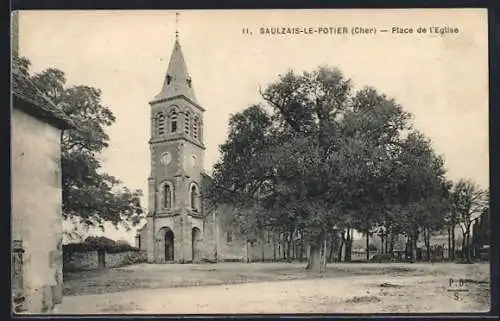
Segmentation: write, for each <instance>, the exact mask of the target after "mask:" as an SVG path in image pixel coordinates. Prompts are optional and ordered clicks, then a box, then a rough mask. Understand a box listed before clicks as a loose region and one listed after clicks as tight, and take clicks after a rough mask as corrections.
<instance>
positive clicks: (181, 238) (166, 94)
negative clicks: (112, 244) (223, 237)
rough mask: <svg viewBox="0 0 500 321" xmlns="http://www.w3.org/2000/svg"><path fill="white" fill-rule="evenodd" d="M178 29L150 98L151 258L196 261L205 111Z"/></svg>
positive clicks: (200, 226)
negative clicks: (160, 79) (158, 87)
mask: <svg viewBox="0 0 500 321" xmlns="http://www.w3.org/2000/svg"><path fill="white" fill-rule="evenodd" d="M193 83H194V82H193V80H192V79H191V77H190V76H189V73H188V69H187V65H186V62H185V59H184V55H183V53H182V49H181V45H180V42H179V39H178V34H177V32H176V40H175V44H174V48H173V51H172V54H171V56H170V61H169V64H168V68H167V72H166V75H165V79H164V82H163V86H162V88H161V90H160V92H159V93H158V94H157V95H156V96H155V97H154V98H153V100H151V101H150V102H149V104H150V107H151V115H150V116H151V136H150V140H149V147H150V154H151V171H150V176H149V178H148V196H149V198H148V200H149V211H148V217H147V244H146V250H147V255H148V262H150V263H168V262H179V263H183V262H197V261H199V260H200V244H201V241H202V235H203V218H202V202H201V198H200V195H201V179H202V177H201V175H202V174H201V173H202V170H203V156H204V150H205V146H204V144H203V112H204V109H203V108H202V107H201V106H200V105H199V104H198V102H197V100H196V96H195V93H194V89H193Z"/></svg>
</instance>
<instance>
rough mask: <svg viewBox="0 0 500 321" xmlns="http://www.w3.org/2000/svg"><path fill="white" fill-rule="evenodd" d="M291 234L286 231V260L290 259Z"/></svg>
mask: <svg viewBox="0 0 500 321" xmlns="http://www.w3.org/2000/svg"><path fill="white" fill-rule="evenodd" d="M292 246H293V242H292V235H291V233H290V232H288V233H287V240H286V259H287V261H291V260H292Z"/></svg>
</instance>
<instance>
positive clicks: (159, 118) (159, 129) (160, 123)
mask: <svg viewBox="0 0 500 321" xmlns="http://www.w3.org/2000/svg"><path fill="white" fill-rule="evenodd" d="M156 133H157V134H158V135H163V134H165V116H164V115H163V113H158V114H157V115H156Z"/></svg>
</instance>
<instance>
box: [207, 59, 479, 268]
mask: <svg viewBox="0 0 500 321" xmlns="http://www.w3.org/2000/svg"><path fill="white" fill-rule="evenodd" d="M261 95H262V97H263V99H264V101H265V104H262V105H255V106H251V107H249V108H247V109H245V110H243V111H242V112H240V113H237V114H235V115H233V116H232V117H231V119H230V122H229V126H230V131H229V136H228V139H227V141H226V142H225V143H224V144H222V145H221V146H220V153H221V156H222V157H221V160H220V161H219V162H218V163H217V164H216V165H215V167H214V174H213V182H212V186H211V188H210V189H209V191H208V195H207V197H208V199H209V200H211V201H212V202H213V203H214V204H215V205H219V206H220V205H229V206H233V207H235V208H237V209H238V210H237V211H234V212H233V214H232V215H230V216H229V217H228V218H226V220H227V221H229V222H230V223H231V224H232V225H235V226H237V227H238V230H239V233H240V234H242V235H244V236H245V237H246V238H247V239H249V240H253V239H257V238H259V237H261V235H260V234H262V231H265V230H267V231H269V230H270V231H274V232H276V233H281V234H283V233H285V234H287V235H295V234H298V235H300V237H301V238H302V239H304V240H306V241H307V244H308V245H309V247H310V251H309V252H310V255H309V262H308V268H310V269H313V270H321V269H322V268H323V266H324V262H325V261H326V260H325V256H326V255H327V253H326V252H327V251H326V250H325V244H326V242H327V241H328V240H330V242H331V243H334V242H337V243H338V244H339V247H338V248H340V251H339V253H340V252H341V251H342V246H345V251H344V252H345V253H346V257H347V258H349V257H350V255H351V251H352V249H351V244H352V235H353V231H354V230H356V231H359V232H362V233H363V234H364V235H365V236H366V247H367V248H368V247H369V236H370V235H372V234H373V233H377V234H378V235H379V236H380V237H381V239H382V244H383V246H382V247H383V249H384V250H385V251H387V252H392V246H393V244H394V240H395V237H396V236H397V235H404V236H405V237H406V238H407V244H408V252H409V255H410V259H411V260H414V259H415V257H416V250H417V241H418V240H419V239H423V240H424V242H425V244H426V248H427V251H428V252H429V251H430V238H431V235H432V234H433V233H434V232H436V231H440V230H442V229H443V228H448V231H449V233H450V238H454V237H455V236H454V234H453V233H454V230H455V227H456V226H460V227H461V228H462V231H463V234H464V244H463V248H469V244H470V237H471V234H470V233H471V227H472V224H473V223H474V222H475V220H476V219H477V215H478V214H480V213H481V212H482V211H484V209H485V208H487V205H488V192H487V191H483V190H481V189H480V188H479V187H478V186H477V185H475V184H474V183H473V182H471V181H468V180H460V181H459V182H457V183H455V184H454V183H453V182H451V181H450V180H448V179H447V178H446V176H445V173H446V171H445V168H444V160H443V158H442V157H441V156H440V155H437V154H436V153H435V151H434V150H433V148H432V146H431V141H430V140H429V139H428V138H426V137H425V136H424V135H423V134H422V133H420V132H418V131H417V130H415V129H414V128H413V126H412V124H411V117H412V116H411V115H410V114H409V113H407V112H405V111H404V110H403V108H402V106H400V105H399V104H398V103H396V101H394V100H393V99H390V98H388V97H386V96H385V95H384V94H381V93H379V92H377V91H376V90H375V89H373V88H363V89H361V90H357V91H355V90H354V88H353V84H352V82H351V80H350V79H346V78H345V77H344V76H343V74H342V73H341V72H340V71H339V70H338V69H335V68H333V69H332V68H327V67H320V68H318V69H316V70H314V71H313V72H304V73H302V74H297V73H295V72H293V71H290V72H288V73H286V74H285V75H282V76H280V77H279V80H278V81H276V82H275V83H272V84H270V85H269V86H268V87H267V88H266V89H265V90H263V91H261ZM453 244H454V242H453ZM339 255H340V254H339ZM367 255H368V251H367ZM465 257H466V258H467V259H470V253H469V251H466V252H465Z"/></svg>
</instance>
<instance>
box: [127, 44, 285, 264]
mask: <svg viewBox="0 0 500 321" xmlns="http://www.w3.org/2000/svg"><path fill="white" fill-rule="evenodd" d="M193 83H194V81H193V80H192V79H191V77H190V76H189V73H188V68H187V65H186V61H185V59H184V56H183V53H182V49H181V45H180V42H179V39H178V35H176V40H175V44H174V48H173V51H172V54H171V57H170V61H169V64H168V68H167V73H166V76H165V79H164V82H163V86H162V88H161V90H160V92H159V93H158V94H157V95H156V96H155V97H154V98H153V99H152V100H151V101H150V102H149V104H150V107H151V108H150V111H151V114H150V118H151V125H150V126H151V136H150V139H149V148H150V153H151V163H150V174H149V178H148V204H149V206H148V214H147V217H146V219H147V223H146V225H144V226H143V227H142V228H141V229H140V230H139V231H138V233H137V235H136V246H137V247H138V248H140V249H141V250H144V251H145V252H146V253H147V261H148V262H149V263H171V262H172V263H173V262H175V263H190V262H202V261H211V262H220V261H246V262H249V261H254V260H257V259H258V260H272V259H276V258H277V256H278V257H279V253H280V252H281V251H279V252H278V253H276V251H277V250H279V249H278V248H277V246H276V242H274V241H273V242H272V240H271V237H270V236H267V238H266V239H265V240H259V241H257V242H253V243H250V244H249V242H247V241H246V240H241V239H239V238H238V237H237V236H236V235H234V234H233V233H232V231H231V227H225V226H222V225H221V224H220V219H219V215H220V214H221V212H220V211H222V210H223V209H220V208H217V209H216V208H213V207H211V208H210V207H209V206H208V205H207V202H206V201H204V198H203V191H204V188H206V187H207V185H208V183H209V181H210V177H209V176H208V175H207V174H206V173H205V171H204V168H203V157H204V152H205V145H204V126H203V113H204V111H205V109H204V108H203V107H202V106H201V104H200V103H199V102H198V100H197V99H196V96H195V92H194V89H193Z"/></svg>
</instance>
